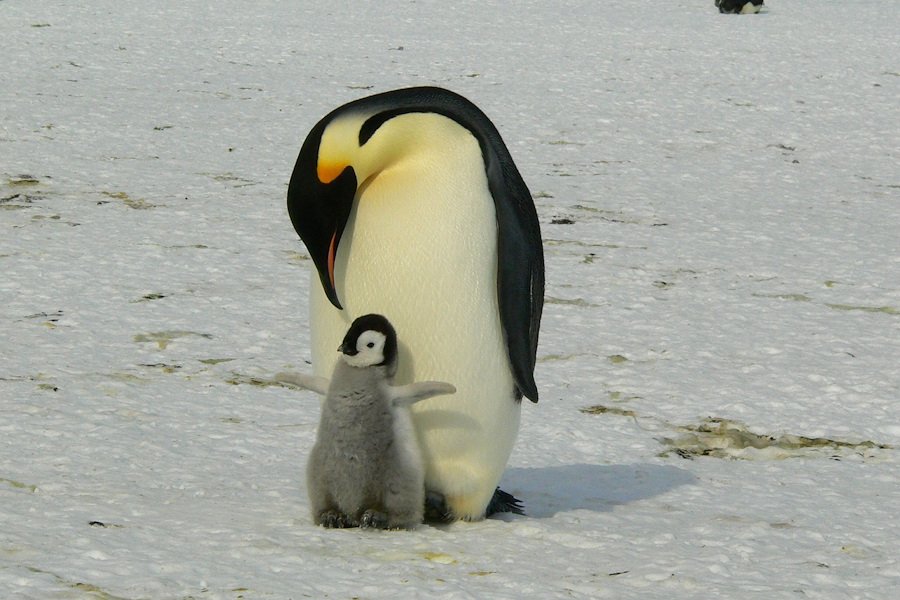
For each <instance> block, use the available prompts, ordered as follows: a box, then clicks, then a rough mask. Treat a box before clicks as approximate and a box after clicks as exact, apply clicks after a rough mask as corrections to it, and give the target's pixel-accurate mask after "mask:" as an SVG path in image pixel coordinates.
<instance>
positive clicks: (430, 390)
mask: <svg viewBox="0 0 900 600" xmlns="http://www.w3.org/2000/svg"><path fill="white" fill-rule="evenodd" d="M455 393H456V388H455V387H454V386H453V385H451V384H449V383H444V382H443V381H419V382H416V383H410V384H407V385H398V386H391V388H390V398H391V406H411V405H413V404H415V403H416V402H418V401H420V400H425V399H427V398H431V397H433V396H442V395H444V394H455Z"/></svg>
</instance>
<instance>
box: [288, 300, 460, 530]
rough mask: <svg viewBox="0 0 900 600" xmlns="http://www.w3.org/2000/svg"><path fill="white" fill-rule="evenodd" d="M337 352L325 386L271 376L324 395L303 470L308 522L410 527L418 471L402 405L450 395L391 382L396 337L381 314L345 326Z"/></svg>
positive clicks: (437, 387) (415, 518)
mask: <svg viewBox="0 0 900 600" xmlns="http://www.w3.org/2000/svg"><path fill="white" fill-rule="evenodd" d="M338 351H339V352H341V355H340V359H341V360H338V362H337V364H336V365H335V367H334V372H333V374H332V377H331V380H330V381H328V380H325V379H323V378H319V377H309V376H304V375H301V374H292V373H281V374H279V375H277V376H276V379H278V380H280V381H285V382H290V383H294V384H296V385H299V386H300V387H305V388H307V389H311V390H313V391H316V392H318V393H320V394H323V395H325V402H324V403H323V404H322V414H321V418H320V421H319V429H318V432H317V434H316V443H315V445H314V446H313V449H312V452H311V453H310V456H309V461H308V464H307V469H306V483H307V490H308V492H309V500H310V506H311V508H312V514H313V520H314V521H315V522H316V524H318V525H322V526H324V527H357V526H359V527H373V528H378V529H399V528H403V529H412V528H414V527H415V526H416V525H418V524H419V523H421V522H422V516H423V508H424V506H425V487H424V483H425V466H424V464H423V460H422V456H421V452H420V450H419V443H418V440H417V439H416V434H415V431H414V430H413V425H412V419H411V416H410V412H409V406H410V405H412V404H414V403H416V402H419V401H420V400H425V399H427V398H431V397H432V396H436V395H440V394H452V393H454V392H455V391H456V390H455V388H454V387H453V386H452V385H450V384H449V383H443V382H438V381H424V382H418V383H412V384H408V385H404V386H394V385H392V379H393V376H394V373H395V372H396V370H397V354H398V351H397V334H396V332H395V331H394V328H393V327H392V326H391V324H390V322H389V321H388V320H387V319H386V318H385V317H384V316H382V315H377V314H370V315H364V316H362V317H359V318H358V319H356V320H355V321H353V324H352V325H351V326H350V329H349V330H348V331H347V335H346V336H344V340H343V342H341V345H340V347H339V348H338Z"/></svg>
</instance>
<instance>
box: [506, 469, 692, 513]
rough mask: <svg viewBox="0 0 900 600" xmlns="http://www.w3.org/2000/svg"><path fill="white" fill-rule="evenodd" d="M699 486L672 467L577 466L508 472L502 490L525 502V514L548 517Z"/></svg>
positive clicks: (598, 509)
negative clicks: (678, 488) (690, 486)
mask: <svg viewBox="0 0 900 600" xmlns="http://www.w3.org/2000/svg"><path fill="white" fill-rule="evenodd" d="M696 482H697V478H696V477H695V476H694V475H693V474H691V473H690V472H689V471H686V470H684V469H679V468H677V467H673V466H669V465H651V464H632V465H587V464H577V465H562V466H556V467H520V468H510V469H507V470H506V472H505V473H504V476H503V482H502V483H501V488H502V489H504V490H506V491H508V492H509V493H511V494H513V495H514V496H516V497H517V498H519V499H520V500H522V502H523V504H524V507H525V514H526V515H527V516H529V517H532V518H537V519H547V518H550V517H553V516H555V515H556V514H557V513H561V512H568V511H572V510H590V511H594V512H606V511H610V510H613V508H614V507H616V506H619V505H622V504H628V503H630V502H634V501H636V500H644V499H646V498H653V497H655V496H660V495H662V494H665V493H666V492H668V491H670V490H673V489H675V488H677V487H679V486H682V485H694V484H696Z"/></svg>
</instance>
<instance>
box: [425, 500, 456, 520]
mask: <svg viewBox="0 0 900 600" xmlns="http://www.w3.org/2000/svg"><path fill="white" fill-rule="evenodd" d="M455 520H456V517H454V516H453V511H451V510H450V507H449V506H447V499H446V498H444V495H443V494H441V493H440V492H425V522H426V523H452V522H453V521H455Z"/></svg>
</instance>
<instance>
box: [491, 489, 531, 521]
mask: <svg viewBox="0 0 900 600" xmlns="http://www.w3.org/2000/svg"><path fill="white" fill-rule="evenodd" d="M497 513H513V514H514V515H524V514H525V508H524V507H523V506H522V501H521V500H519V499H518V498H516V497H515V496H513V495H512V494H510V493H507V492H504V491H503V490H501V489H500V488H497V489H496V490H494V495H493V497H492V498H491V501H490V502H488V505H487V510H486V511H485V515H484V516H486V517H489V516H491V515H496V514H497Z"/></svg>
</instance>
